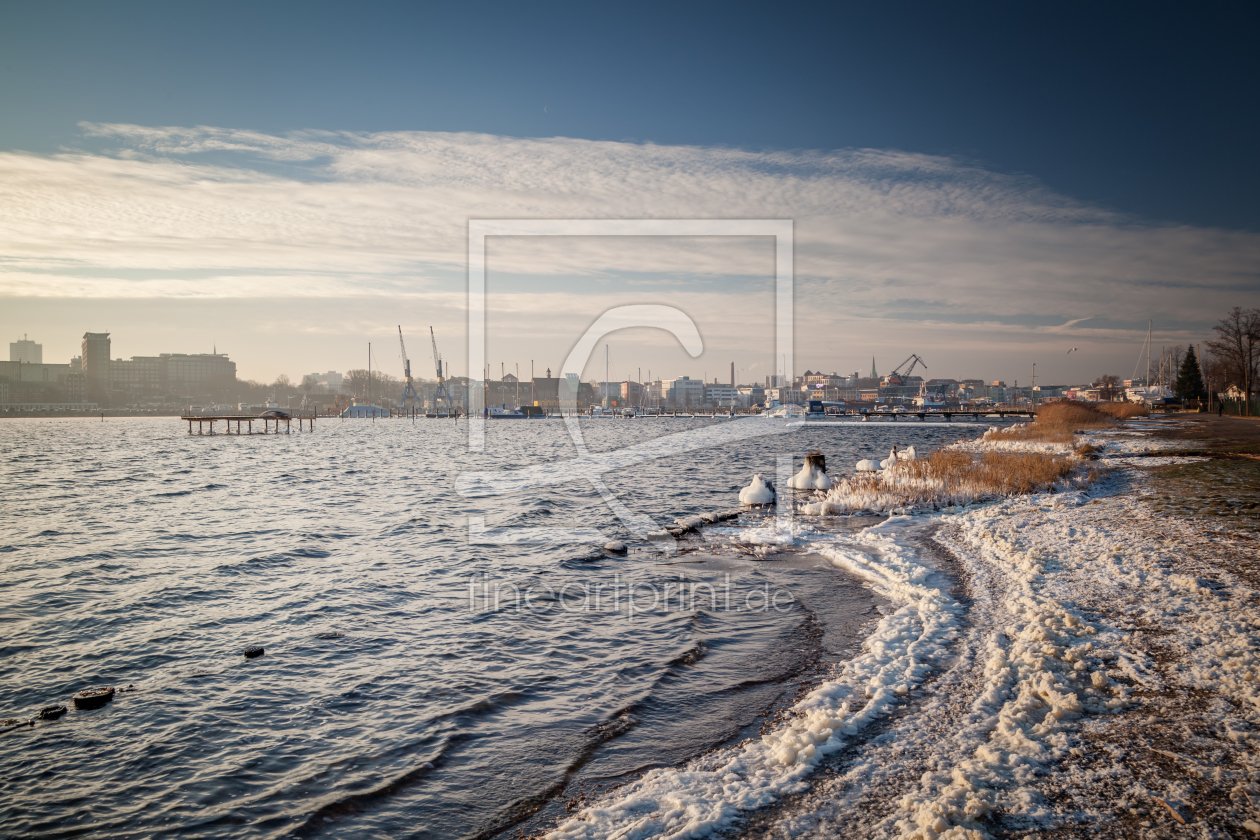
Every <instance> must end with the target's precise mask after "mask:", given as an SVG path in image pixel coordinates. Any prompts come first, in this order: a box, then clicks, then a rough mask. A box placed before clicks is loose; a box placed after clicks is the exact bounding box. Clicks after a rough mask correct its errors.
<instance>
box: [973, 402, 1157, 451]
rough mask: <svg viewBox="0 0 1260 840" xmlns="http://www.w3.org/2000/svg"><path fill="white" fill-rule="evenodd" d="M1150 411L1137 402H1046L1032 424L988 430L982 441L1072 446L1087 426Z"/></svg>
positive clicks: (1102, 425) (1095, 426) (1097, 426)
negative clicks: (1079, 433)
mask: <svg viewBox="0 0 1260 840" xmlns="http://www.w3.org/2000/svg"><path fill="white" fill-rule="evenodd" d="M1149 414H1150V410H1149V409H1147V407H1146V406H1144V405H1138V404H1137V403H1086V402H1077V401H1075V400H1062V401H1060V402H1052V403H1046V404H1044V405H1042V406H1039V407H1038V408H1037V416H1036V418H1035V419H1034V420H1033V422H1032V423H1021V424H1020V425H1017V426H1012V427H1011V428H1009V429H1000V430H997V431H993V432H989V433H988V434H987V435H985V440H1011V441H1037V442H1040V443H1062V444H1067V445H1069V446H1070V445H1072V444H1074V443H1075V442H1076V434H1077V433H1078V432H1083V431H1085V430H1087V429H1105V428H1107V427H1108V426H1113V425H1115V421H1116V420H1127V419H1129V418H1132V417H1146V416H1148V415H1149Z"/></svg>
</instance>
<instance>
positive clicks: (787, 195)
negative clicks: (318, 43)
mask: <svg viewBox="0 0 1260 840" xmlns="http://www.w3.org/2000/svg"><path fill="white" fill-rule="evenodd" d="M82 129H83V134H84V139H83V143H82V148H78V149H67V150H64V151H62V152H61V153H58V154H54V155H33V154H24V153H20V152H7V153H0V295H3V296H5V297H8V298H13V299H16V298H42V299H56V298H75V299H79V298H84V297H89V298H100V299H129V298H170V299H181V298H186V299H205V298H225V299H250V298H263V297H266V298H271V297H274V296H276V295H277V294H281V295H285V296H290V297H294V298H311V299H317V298H327V299H337V298H357V297H363V298H374V297H376V298H383V299H396V298H397V299H401V298H405V297H410V298H412V299H414V300H416V301H417V302H422V301H423V300H425V299H426V296H427V295H439V296H445V298H444V299H446V298H450V297H451V296H458V293H459V292H460V291H461V290H462V289H463V284H464V262H465V252H466V247H467V243H466V230H467V221H468V220H469V219H473V218H789V219H793V220H794V222H795V228H794V229H795V236H796V272H797V280H798V282H797V295H796V306H797V320H798V323H799V324H801V325H802V326H803V327H804V328H805V331H803V332H802V336H805V335H836V334H838V333H841V332H842V333H843V334H844V335H845V336H846V339H847V340H849V341H852V342H854V343H857V342H858V341H859V340H860V341H864V342H866V344H867V345H874V346H879V345H880V344H881V343H883V342H885V341H887V340H889V338H890V336H891V335H895V333H896V331H898V330H905V329H906V328H907V327H908V326H911V325H919V326H917V327H915V330H916V336H922V337H924V338H926V337H928V336H932V337H933V340H937V341H942V342H949V341H953V342H955V343H956V344H957V345H958V346H964V345H967V344H968V343H969V342H971V341H972V339H973V338H974V335H975V333H976V332H977V331H979V330H983V331H984V333H985V334H986V335H987V336H989V337H990V338H991V339H992V340H1010V341H1021V342H1023V341H1028V340H1029V335H1030V334H1032V335H1041V336H1044V338H1045V340H1047V341H1059V340H1060V338H1061V337H1063V336H1068V335H1085V336H1087V337H1089V338H1090V339H1091V340H1096V341H1100V342H1104V343H1105V342H1108V341H1128V340H1129V339H1130V338H1131V334H1132V332H1133V331H1134V329H1135V326H1134V325H1136V324H1140V323H1145V320H1146V319H1147V318H1155V319H1156V320H1157V321H1160V320H1162V321H1165V322H1166V323H1167V324H1168V325H1169V327H1170V331H1169V336H1170V337H1175V338H1177V340H1181V339H1183V338H1185V337H1187V336H1192V335H1193V334H1194V333H1195V332H1196V331H1199V332H1202V331H1203V330H1204V329H1206V327H1207V326H1209V325H1210V324H1211V323H1212V322H1214V321H1215V320H1216V319H1217V318H1218V317H1219V316H1220V314H1221V313H1222V312H1223V311H1224V310H1226V309H1228V308H1229V307H1230V306H1232V305H1234V304H1237V303H1240V302H1241V303H1245V302H1246V300H1245V299H1246V298H1247V297H1248V296H1252V295H1255V293H1256V292H1257V290H1258V289H1260V279H1258V277H1257V266H1260V238H1258V237H1257V236H1256V235H1254V234H1250V233H1242V232H1231V231H1223V230H1212V229H1202V228H1192V227H1187V226H1173V225H1157V224H1150V223H1145V222H1143V221H1142V220H1139V219H1133V218H1129V217H1124V216H1121V215H1119V214H1116V213H1112V212H1109V211H1106V210H1104V209H1100V208H1097V207H1091V206H1088V205H1086V204H1083V203H1081V202H1077V201H1074V200H1072V199H1071V198H1069V197H1065V196H1061V195H1057V194H1055V193H1053V192H1052V191H1050V190H1048V189H1046V188H1045V187H1044V186H1043V185H1041V184H1039V183H1037V182H1036V181H1034V180H1032V179H1030V178H1025V177H1013V176H1007V175H1002V174H997V173H993V172H989V171H986V170H984V169H983V168H981V167H978V166H975V165H973V164H969V163H965V162H961V161H958V160H953V159H950V158H944V157H934V156H928V155H918V154H911V153H905V152H897V151H886V150H872V149H859V150H848V151H837V152H750V151H745V150H738V149H724V148H699V147H673V146H655V145H642V144H631V143H615V142H598V141H585V140H573V139H566V138H548V139H517V138H507V137H497V136H490V135H480V134H441V133H427V132H389V133H377V134H361V133H350V132H319V131H302V132H294V133H291V134H286V135H283V136H277V135H267V134H262V133H258V132H251V131H241V130H232V129H223V128H213V127H192V128H187V127H144V126H133V125H112V124H83V126H82ZM771 257H772V255H771V250H770V247H769V244H768V242H767V241H765V240H760V241H758V240H694V239H686V238H663V239H653V240H649V241H636V242H627V241H625V240H623V239H618V238H611V239H605V238H597V237H595V238H555V239H551V238H548V239H540V238H535V239H516V240H510V241H495V240H492V241H491V245H490V253H489V265H490V277H491V288H492V290H493V289H495V288H496V286H495V283H496V282H498V283H500V284H501V285H500V286H499V287H497V288H499V289H501V290H506V292H510V293H511V295H512V297H511V298H510V299H509V298H508V297H504V298H503V299H502V300H503V302H504V305H506V303H507V301H509V300H510V301H511V305H512V306H514V307H517V309H516V310H515V311H518V312H522V313H524V312H537V311H552V312H554V311H556V306H557V303H556V300H557V298H556V296H557V295H561V296H563V295H570V296H572V295H584V296H586V297H588V298H589V300H587V301H585V302H584V303H581V304H575V303H568V304H565V306H568V307H570V308H572V309H574V312H580V313H586V312H587V311H588V310H591V309H595V308H598V307H599V306H601V305H605V304H607V305H611V304H613V303H616V302H622V300H623V299H624V296H625V295H626V294H631V295H640V296H641V295H653V296H658V297H660V298H661V299H664V296H666V295H669V294H671V293H672V292H671V289H673V290H674V292H676V293H678V294H682V293H684V292H685V293H686V294H688V295H692V296H693V297H691V298H688V300H689V302H691V304H692V305H695V306H698V307H699V308H700V309H701V310H704V311H706V312H710V313H712V314H713V315H714V316H716V317H720V318H724V319H727V321H728V322H730V323H742V322H743V321H742V318H743V316H742V314H741V313H743V311H744V309H745V308H746V305H747V300H748V295H749V294H750V293H749V292H748V289H749V288H754V287H756V285H757V284H758V283H762V282H768V281H767V280H766V278H768V276H769V275H770V272H771V271H772V265H773V264H772V261H771ZM496 278H497V279H496ZM531 290H532V292H533V293H534V294H535V295H536V297H534V298H532V300H534V301H536V302H537V303H539V306H538V307H535V306H533V305H532V304H531V303H530V302H529V301H530V300H531V297H530V294H529V292H530V291H531ZM506 292H505V294H506ZM492 310H493V305H492ZM505 311H506V310H505ZM572 317H579V315H577V314H574V315H572ZM580 317H586V315H585V314H582V315H581V316H580ZM505 323H506V322H505ZM717 339H718V341H719V344H720V343H721V337H720V336H717ZM737 339H738V337H737V336H735V335H734V334H732V336H731V342H730V343H731V344H733V345H738V340H737ZM811 340H813V339H806V338H802V341H811ZM820 346H821V345H820ZM810 351H811V347H809V346H803V347H801V348H800V349H799V352H803V353H807V352H810ZM907 352H908V351H907ZM856 355H858V356H862V355H866V356H869V353H861V352H858V353H856Z"/></svg>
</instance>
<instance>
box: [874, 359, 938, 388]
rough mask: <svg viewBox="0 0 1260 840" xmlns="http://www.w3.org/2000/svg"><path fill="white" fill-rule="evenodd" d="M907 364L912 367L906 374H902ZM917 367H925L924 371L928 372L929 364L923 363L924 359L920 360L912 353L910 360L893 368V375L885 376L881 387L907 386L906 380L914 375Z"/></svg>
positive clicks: (907, 369)
mask: <svg viewBox="0 0 1260 840" xmlns="http://www.w3.org/2000/svg"><path fill="white" fill-rule="evenodd" d="M907 364H909V365H910V367H908V368H906V372H905V373H902V372H901V369H902V368H903V367H906V365H907ZM915 365H923V369H924V370H927V362H925V361H923V360H922V359H920V358H919V357H918V356H917V355H916V354H914V353H911V354H910V358H908V359H906V360H905V361H904V362H902V363H901V364H899V365H897V366H896V367H895V368H893V369H892V373H890V374H888V375H887V376H885V377H884V381H883V382H881V383H880V384H881V385H904V384H906V379H907V378H909V376H910V374H912V373H914V366H915Z"/></svg>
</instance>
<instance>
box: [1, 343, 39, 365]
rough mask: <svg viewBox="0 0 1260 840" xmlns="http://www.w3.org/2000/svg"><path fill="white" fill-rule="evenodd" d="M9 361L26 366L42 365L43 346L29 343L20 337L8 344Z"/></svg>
mask: <svg viewBox="0 0 1260 840" xmlns="http://www.w3.org/2000/svg"><path fill="white" fill-rule="evenodd" d="M9 361H10V362H22V363H23V364H28V365H42V364H43V363H44V345H42V344H36V343H35V342H33V341H30V340H28V339H27V338H26V336H22V337H21V338H19V339H18V340H17V341H10V342H9Z"/></svg>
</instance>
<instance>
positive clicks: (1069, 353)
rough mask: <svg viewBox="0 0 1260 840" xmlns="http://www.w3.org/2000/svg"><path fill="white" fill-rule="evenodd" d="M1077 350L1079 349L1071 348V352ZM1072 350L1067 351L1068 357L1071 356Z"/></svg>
mask: <svg viewBox="0 0 1260 840" xmlns="http://www.w3.org/2000/svg"><path fill="white" fill-rule="evenodd" d="M1078 349H1080V348H1078V347H1073V348H1072V350H1078ZM1072 350H1069V351H1067V354H1068V355H1069V356H1070V355H1072Z"/></svg>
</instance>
